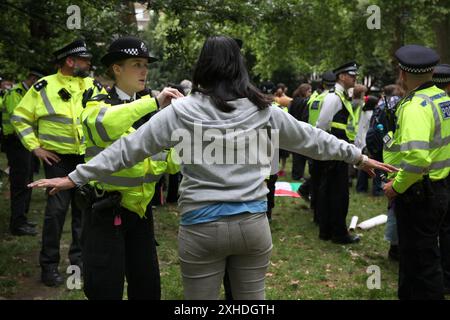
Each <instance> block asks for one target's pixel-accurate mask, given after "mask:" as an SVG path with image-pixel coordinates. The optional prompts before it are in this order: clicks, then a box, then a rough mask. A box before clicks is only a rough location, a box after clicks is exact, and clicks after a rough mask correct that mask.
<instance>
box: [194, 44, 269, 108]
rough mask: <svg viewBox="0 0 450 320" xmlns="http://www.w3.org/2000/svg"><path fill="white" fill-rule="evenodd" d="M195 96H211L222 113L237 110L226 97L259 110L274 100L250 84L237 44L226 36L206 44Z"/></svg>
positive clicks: (198, 65)
mask: <svg viewBox="0 0 450 320" xmlns="http://www.w3.org/2000/svg"><path fill="white" fill-rule="evenodd" d="M224 91H225V92H224ZM192 92H201V93H203V94H205V95H208V96H209V97H211V99H212V101H213V103H214V105H215V106H216V107H217V108H219V109H220V110H221V111H223V112H231V111H233V110H234V107H232V106H231V105H230V104H228V103H227V101H226V100H225V99H226V98H225V97H234V98H248V99H249V100H250V101H251V102H253V103H254V104H255V105H256V106H257V107H258V108H259V109H260V110H263V109H265V108H267V107H268V106H269V105H270V104H271V99H270V98H269V97H267V96H265V95H264V94H263V93H261V92H260V91H259V90H258V89H257V88H256V87H255V86H253V85H252V84H251V83H250V80H249V76H248V71H247V68H246V66H245V63H244V58H243V56H242V54H241V51H240V48H239V46H238V44H237V42H236V41H235V40H234V39H232V38H229V37H226V36H213V37H209V38H208V39H207V40H206V41H205V43H204V45H203V48H202V51H201V52H200V56H199V57H198V60H197V63H196V65H195V69H194V75H193V88H192Z"/></svg>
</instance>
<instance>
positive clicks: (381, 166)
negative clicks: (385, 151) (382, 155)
mask: <svg viewBox="0 0 450 320" xmlns="http://www.w3.org/2000/svg"><path fill="white" fill-rule="evenodd" d="M358 169H359V170H364V171H365V172H367V173H368V174H369V175H370V176H371V177H372V178H373V177H375V176H376V173H375V169H377V170H381V171H385V172H388V173H392V172H397V171H399V170H400V169H398V168H396V167H394V166H391V165H390V164H387V163H382V162H378V161H377V160H374V159H370V158H367V161H364V162H363V163H362V164H361V166H359V167H358Z"/></svg>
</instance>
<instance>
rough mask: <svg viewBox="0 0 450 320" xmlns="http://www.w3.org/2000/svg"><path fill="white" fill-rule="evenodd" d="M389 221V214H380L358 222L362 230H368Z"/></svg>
mask: <svg viewBox="0 0 450 320" xmlns="http://www.w3.org/2000/svg"><path fill="white" fill-rule="evenodd" d="M386 222H387V215H385V214H380V215H379V216H376V217H373V218H371V219H369V220H366V221H363V222H361V223H360V224H358V226H357V227H358V228H360V229H362V230H367V229H370V228H373V227H376V226H379V225H380V224H384V223H386Z"/></svg>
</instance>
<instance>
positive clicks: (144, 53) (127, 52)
mask: <svg viewBox="0 0 450 320" xmlns="http://www.w3.org/2000/svg"><path fill="white" fill-rule="evenodd" d="M128 58H146V59H147V60H148V62H149V63H152V62H155V61H158V59H156V58H155V57H152V56H150V53H149V52H148V48H147V46H146V45H145V43H144V42H143V41H142V40H139V39H138V38H135V37H122V38H119V39H117V40H115V41H114V42H113V43H111V45H110V46H109V49H108V53H107V54H105V55H104V56H103V57H102V59H101V61H102V63H103V64H104V65H105V66H107V67H109V66H110V65H112V64H113V63H114V62H117V61H120V60H124V59H128Z"/></svg>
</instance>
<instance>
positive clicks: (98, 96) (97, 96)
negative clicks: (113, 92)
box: [89, 93, 108, 101]
mask: <svg viewBox="0 0 450 320" xmlns="http://www.w3.org/2000/svg"><path fill="white" fill-rule="evenodd" d="M106 97H108V95H107V94H103V93H102V94H98V95H96V96H95V97H92V98H90V99H89V101H102V100H105V99H106Z"/></svg>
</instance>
